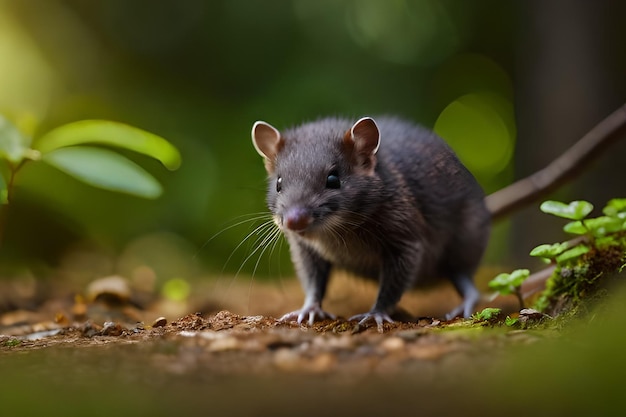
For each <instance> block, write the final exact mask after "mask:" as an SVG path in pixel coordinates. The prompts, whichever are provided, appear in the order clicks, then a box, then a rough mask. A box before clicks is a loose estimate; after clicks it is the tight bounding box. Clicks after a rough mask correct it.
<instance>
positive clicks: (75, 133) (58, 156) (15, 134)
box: [0, 115, 180, 203]
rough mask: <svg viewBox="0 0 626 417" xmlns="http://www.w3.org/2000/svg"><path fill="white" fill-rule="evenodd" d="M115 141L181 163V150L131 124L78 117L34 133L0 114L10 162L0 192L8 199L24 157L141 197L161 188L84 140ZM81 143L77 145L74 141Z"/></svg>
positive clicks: (2, 154) (3, 151) (1, 143)
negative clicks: (35, 135) (38, 134)
mask: <svg viewBox="0 0 626 417" xmlns="http://www.w3.org/2000/svg"><path fill="white" fill-rule="evenodd" d="M89 144H97V145H106V146H114V147H118V148H122V149H127V150H131V151H134V152H138V153H141V154H144V155H147V156H150V157H152V158H155V159H157V160H158V161H160V162H161V163H162V164H163V165H165V166H166V167H167V168H168V169H176V168H178V166H179V165H180V153H179V152H178V150H177V149H176V148H175V147H174V146H173V145H172V144H170V143H169V142H168V141H166V140H165V139H163V138H161V137H159V136H157V135H154V134H152V133H149V132H146V131H143V130H141V129H137V128H135V127H132V126H129V125H126V124H123V123H117V122H111V121H106V120H83V121H79V122H74V123H69V124H66V125H63V126H59V127H57V128H55V129H52V130H51V131H49V132H47V133H45V134H44V135H42V136H41V137H40V138H38V139H37V140H36V141H35V143H34V146H33V147H31V138H30V137H29V136H27V135H24V134H22V133H21V132H20V131H19V130H18V129H17V128H16V127H15V126H14V125H13V124H12V123H11V122H10V121H9V120H8V119H7V118H5V117H3V116H2V115H0V159H4V160H5V161H6V162H7V164H8V167H9V174H8V178H3V179H2V181H0V196H2V197H3V198H2V201H3V202H4V203H8V202H9V199H10V194H11V189H10V188H11V184H12V181H13V178H14V176H15V174H16V173H17V171H18V170H19V169H20V168H21V167H22V165H23V164H24V163H25V162H27V161H29V160H34V161H43V162H45V163H47V164H49V165H51V166H53V167H55V168H57V169H60V170H62V171H63V172H65V173H67V174H69V175H71V176H73V177H74V178H76V179H78V180H80V181H83V182H85V183H87V184H89V185H92V186H95V187H100V188H104V189H107V190H111V191H119V192H125V193H128V194H131V195H135V196H138V197H144V198H156V197H158V196H159V195H161V193H162V189H161V186H160V184H159V183H158V182H157V181H156V179H154V177H152V176H151V175H150V174H149V173H148V172H146V171H145V170H143V169H142V168H141V167H139V166H138V165H137V164H136V163H134V162H133V161H131V160H129V159H128V158H126V157H124V156H122V155H119V154H116V153H114V152H112V151H109V150H106V149H102V148H98V147H94V146H85V145H89ZM79 145H80V146H79Z"/></svg>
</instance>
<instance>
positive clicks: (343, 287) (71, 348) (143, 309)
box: [0, 277, 601, 416]
mask: <svg viewBox="0 0 626 417" xmlns="http://www.w3.org/2000/svg"><path fill="white" fill-rule="evenodd" d="M337 282H338V283H337V284H333V286H331V288H329V299H328V302H327V304H326V307H327V308H328V310H329V311H332V312H334V313H337V314H338V315H339V316H340V317H348V316H349V315H350V314H354V313H356V312H359V311H361V310H362V311H366V310H364V309H367V305H368V304H369V303H370V302H371V300H372V299H373V295H374V294H375V287H374V286H369V285H368V284H362V283H360V281H359V282H358V283H357V282H353V280H352V279H350V278H342V279H338V280H337ZM127 284H128V283H127V282H125V280H123V279H122V278H120V277H107V278H104V279H100V280H97V281H95V282H92V283H90V284H89V285H88V286H87V287H86V288H84V289H82V290H80V291H70V290H68V289H63V288H60V286H58V285H55V286H54V290H50V288H33V287H32V286H33V285H36V286H39V285H40V284H33V283H30V284H28V286H29V287H28V288H25V287H21V286H20V285H23V283H22V284H19V283H6V282H5V283H4V284H3V285H4V288H2V292H1V294H2V298H0V306H3V307H4V309H3V311H2V313H1V314H0V369H2V375H3V378H2V382H1V384H2V386H1V387H0V388H1V389H0V404H3V406H2V408H3V409H5V410H7V411H10V413H9V414H6V415H7V416H17V415H34V414H36V413H44V412H45V413H46V414H47V415H82V414H80V413H81V412H82V411H81V410H84V409H85V407H88V408H90V409H92V411H94V413H89V414H93V415H95V414H102V415H111V414H113V413H118V414H120V415H138V414H141V415H145V414H148V413H151V414H152V415H166V414H171V413H173V412H179V413H182V414H187V415H204V411H207V410H213V411H215V413H210V414H212V415H213V414H214V415H294V414H298V415H320V413H327V410H329V409H331V410H335V411H339V410H341V411H342V414H343V415H382V414H389V415H391V414H396V415H404V414H407V415H408V414H411V415H413V414H416V413H418V412H420V411H421V413H423V414H425V415H429V414H438V415H441V414H442V413H445V414H448V415H449V413H452V412H462V413H463V414H464V416H465V415H498V414H499V412H500V411H501V407H509V408H510V407H511V405H512V404H511V402H510V397H509V396H510V395H512V394H514V395H516V396H517V395H527V394H528V395H531V393H533V392H536V390H540V389H539V387H544V386H545V385H544V384H549V383H554V381H552V382H549V381H550V380H551V378H547V379H546V378H545V376H544V377H543V379H538V380H537V381H536V382H533V383H532V384H531V383H530V382H529V381H531V380H533V378H536V375H535V374H534V373H532V372H530V369H537V367H538V366H540V364H544V365H545V363H550V364H551V365H550V366H553V365H554V364H555V363H559V361H560V360H565V358H559V355H560V354H559V353H557V354H556V356H555V361H552V360H549V361H548V362H544V361H543V360H540V359H537V357H538V355H539V356H541V355H543V354H546V352H552V353H551V354H552V355H554V353H555V352H558V351H559V349H560V348H554V345H555V343H556V345H557V346H558V344H559V343H562V342H563V341H566V342H567V343H571V341H572V340H579V339H577V337H578V336H577V335H576V331H573V330H572V329H570V328H569V327H568V326H565V327H564V328H563V327H561V326H555V325H552V324H551V323H550V322H551V319H550V318H541V317H539V318H536V319H537V320H539V321H542V320H545V321H546V322H547V324H546V325H542V324H539V325H538V326H528V327H527V326H524V327H520V326H517V327H509V326H505V325H504V324H503V323H502V321H499V322H491V323H490V322H486V321H485V322H477V321H476V320H472V319H467V320H464V319H454V320H451V321H445V320H441V319H437V318H433V317H431V316H424V317H422V318H419V319H415V318H414V317H415V312H413V313H412V314H408V313H406V312H404V313H402V314H401V315H400V316H398V318H399V319H400V320H399V321H396V322H395V323H386V324H385V326H384V332H383V333H380V332H378V331H377V329H376V327H375V326H369V327H365V328H363V327H361V328H359V327H358V326H357V325H356V324H357V323H356V322H350V321H346V320H345V319H341V318H340V319H337V320H325V321H320V322H316V323H314V325H313V326H309V325H306V324H303V325H298V324H297V323H282V322H279V321H278V320H277V319H276V318H274V317H279V316H280V314H282V313H284V312H286V311H290V310H292V309H294V308H297V307H298V306H299V303H300V302H301V298H302V295H301V291H300V289H299V287H298V285H297V283H295V282H288V283H283V284H281V285H277V284H263V283H256V284H254V286H253V287H251V286H250V283H249V282H248V283H239V284H238V283H237V282H235V283H234V284H233V283H232V282H231V283H229V284H228V285H227V286H225V287H227V288H226V289H225V290H217V289H216V288H217V287H216V286H215V285H214V284H207V285H206V286H205V287H204V288H198V289H197V290H195V291H194V294H195V295H194V296H192V297H189V299H187V300H185V301H178V302H174V301H172V300H164V299H163V298H162V297H160V296H156V295H146V294H143V295H142V294H140V293H138V292H136V291H135V290H134V289H132V288H130V287H127V286H126V285H127ZM61 287H62V286H61ZM458 301H459V299H458V296H456V294H454V292H453V291H452V290H451V288H448V287H444V288H435V289H431V290H427V291H425V292H418V293H411V294H408V295H407V296H406V297H405V298H404V299H403V300H402V302H401V306H402V307H405V306H406V309H407V310H410V307H411V306H415V305H420V306H421V308H422V309H423V310H419V311H418V313H417V315H418V316H419V315H421V313H422V311H434V312H435V313H436V314H434V316H435V317H437V316H439V315H441V314H442V313H443V312H445V311H447V310H449V309H450V308H451V307H453V306H454V303H456V302H458ZM9 307H11V308H9ZM500 307H503V308H504V310H505V311H509V312H514V311H515V310H516V308H515V303H514V301H512V300H509V299H507V300H504V301H502V302H501V303H500ZM247 311H252V312H255V313H257V312H258V313H260V314H254V315H251V314H242V312H244V313H245V312H247ZM501 318H502V317H501ZM529 320H533V318H529ZM571 327H573V328H578V327H577V326H571ZM583 345H584V344H583ZM584 347H585V346H583V348H582V349H579V351H577V355H578V356H576V358H578V360H581V358H583V359H582V360H583V362H585V361H588V359H589V356H588V355H595V354H597V352H595V351H593V350H589V351H585V349H584ZM579 348H580V347H579ZM551 349H552V350H551ZM554 349H556V350H554ZM570 353H571V352H570ZM549 355H550V354H548V356H549ZM581 355H582V356H581ZM559 366H560V365H559ZM587 367H588V366H587V365H584V366H583V368H584V369H586V368H587ZM542 369H543V371H545V368H542ZM600 369H601V368H600ZM543 371H538V372H543ZM596 371H597V369H596ZM561 376H563V377H565V378H567V376H566V375H561ZM518 384H528V385H518ZM535 384H539V385H535ZM568 384H569V382H567V383H566V384H565V385H564V386H563V387H562V389H563V390H565V391H564V392H566V393H569V395H571V394H572V393H571V392H569V391H568V390H570V389H571V388H568V386H569V385H568ZM507 385H508V387H507ZM546 388H547V387H546ZM549 389H552V388H549ZM30 391H32V392H30ZM29 392H30V393H31V394H32V395H33V396H34V398H40V399H41V401H36V402H30V401H28V400H26V398H29V397H28V395H27V394H28V393H29ZM68 393H72V395H71V396H70V397H71V402H70V403H64V402H62V401H61V399H62V398H66V399H67V394H68ZM553 394H554V393H553ZM554 395H556V398H561V397H562V395H564V394H559V393H557V394H554ZM564 398H569V396H566V397H564ZM67 404H72V405H71V406H68V405H67ZM546 404H547V405H546ZM546 404H544V407H547V409H550V410H552V414H551V415H574V414H575V412H577V411H580V410H588V409H587V408H585V407H582V408H581V407H580V406H579V405H576V403H575V402H574V403H572V404H571V405H567V406H563V404H562V403H561V402H559V401H557V402H554V401H553V402H548V403H546ZM95 410H98V411H99V412H98V413H95ZM199 410H200V411H202V412H199ZM525 410H526V409H525V407H522V408H510V412H509V414H510V415H525ZM594 410H596V411H597V409H594ZM390 411H392V413H389V412H390ZM23 412H24V413H23ZM207 413H208V411H207ZM573 413H574V414H573ZM2 415H5V414H4V413H2Z"/></svg>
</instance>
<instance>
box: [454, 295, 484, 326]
mask: <svg viewBox="0 0 626 417" xmlns="http://www.w3.org/2000/svg"><path fill="white" fill-rule="evenodd" d="M479 301H480V293H479V292H478V291H476V292H475V293H472V294H470V295H468V296H466V297H465V299H464V300H463V302H462V303H461V304H460V305H458V306H457V307H456V308H455V309H454V310H452V311H451V312H449V313H448V314H446V320H452V319H453V318H455V317H459V316H463V318H466V319H468V318H470V317H471V316H472V313H474V310H475V309H476V304H478V302H479Z"/></svg>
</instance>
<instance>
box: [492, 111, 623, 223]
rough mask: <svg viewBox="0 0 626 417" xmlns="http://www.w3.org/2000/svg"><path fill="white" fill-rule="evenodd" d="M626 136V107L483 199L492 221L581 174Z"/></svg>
mask: <svg viewBox="0 0 626 417" xmlns="http://www.w3.org/2000/svg"><path fill="white" fill-rule="evenodd" d="M624 136H626V104H625V105H623V106H621V107H620V108H618V109H617V110H616V111H614V112H613V113H611V114H610V115H609V116H608V117H606V118H605V119H604V120H602V121H601V122H600V123H598V124H597V125H596V126H595V127H594V128H593V129H591V130H590V131H589V132H588V133H587V134H586V135H585V136H583V137H582V138H581V139H580V140H579V141H578V142H576V143H575V144H574V145H573V146H572V147H571V148H569V149H568V150H567V151H565V152H564V153H563V154H562V155H561V156H559V157H558V158H556V159H555V160H554V161H552V162H551V163H550V164H549V165H548V166H546V167H545V168H544V169H542V170H540V171H537V172H536V173H534V174H532V175H531V176H529V177H526V178H524V179H521V180H519V181H517V182H515V183H513V184H511V185H509V186H507V187H505V188H503V189H501V190H499V191H496V192H494V193H493V194H490V195H488V196H487V197H486V199H485V201H486V203H487V207H488V208H489V211H490V212H491V216H492V219H493V220H498V219H500V218H502V217H505V216H507V215H508V214H510V213H511V212H513V211H515V210H517V209H519V208H520V207H523V206H524V205H526V204H528V203H530V202H531V201H535V200H537V199H539V198H541V197H542V196H545V195H546V194H548V193H549V192H551V191H553V190H554V189H556V188H558V187H559V186H560V185H561V184H563V183H564V182H566V181H568V180H571V179H572V178H574V177H575V176H576V175H578V174H580V173H581V172H582V170H583V168H584V167H585V166H586V165H587V164H588V163H589V162H590V161H591V160H593V159H594V158H595V157H596V156H598V155H599V154H600V153H602V152H603V151H604V150H605V148H607V147H608V146H609V145H610V144H612V143H613V142H615V141H617V140H618V139H621V138H623V137H624Z"/></svg>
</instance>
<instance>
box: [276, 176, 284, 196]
mask: <svg viewBox="0 0 626 417" xmlns="http://www.w3.org/2000/svg"><path fill="white" fill-rule="evenodd" d="M282 189H283V177H278V178H277V179H276V192H277V193H280V190H282Z"/></svg>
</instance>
